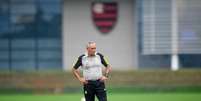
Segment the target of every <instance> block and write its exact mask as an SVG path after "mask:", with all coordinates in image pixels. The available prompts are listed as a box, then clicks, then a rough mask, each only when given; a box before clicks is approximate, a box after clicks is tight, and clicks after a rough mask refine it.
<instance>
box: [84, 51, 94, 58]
mask: <svg viewBox="0 0 201 101" xmlns="http://www.w3.org/2000/svg"><path fill="white" fill-rule="evenodd" d="M96 55H97V52H95V55H94V56H96ZM85 56H86V57H89V55H88V53H87V52H85Z"/></svg>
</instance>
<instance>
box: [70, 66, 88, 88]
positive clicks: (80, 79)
mask: <svg viewBox="0 0 201 101" xmlns="http://www.w3.org/2000/svg"><path fill="white" fill-rule="evenodd" d="M72 72H73V74H74V76H75V77H76V78H77V79H78V80H79V81H80V82H81V84H87V81H86V80H85V79H84V78H83V77H81V75H80V72H79V70H78V69H75V68H72Z"/></svg>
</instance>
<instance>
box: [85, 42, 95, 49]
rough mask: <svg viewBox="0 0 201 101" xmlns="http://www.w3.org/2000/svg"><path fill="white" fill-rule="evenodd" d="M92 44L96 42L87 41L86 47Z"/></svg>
mask: <svg viewBox="0 0 201 101" xmlns="http://www.w3.org/2000/svg"><path fill="white" fill-rule="evenodd" d="M91 44H96V42H94V41H89V42H88V43H87V45H86V47H87V48H88V47H89V46H90V45H91Z"/></svg>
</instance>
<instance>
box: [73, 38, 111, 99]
mask: <svg viewBox="0 0 201 101" xmlns="http://www.w3.org/2000/svg"><path fill="white" fill-rule="evenodd" d="M86 50H87V52H86V53H85V54H83V55H81V56H79V58H78V60H77V62H76V63H75V65H74V66H73V69H72V71H73V74H74V75H75V77H76V78H77V79H78V80H79V81H80V82H81V84H83V85H84V96H85V99H86V101H95V95H96V96H97V98H98V100H99V101H107V94H106V89H105V81H106V80H107V79H108V76H109V72H110V71H111V67H110V65H109V64H108V62H107V61H106V60H105V58H104V56H103V55H102V54H101V53H97V52H96V43H95V42H88V44H87V47H86ZM80 66H81V67H82V69H83V71H82V72H83V76H81V75H80V73H79V70H78V68H79V67H80ZM103 66H104V67H106V68H105V69H104V71H103V68H102V67H103ZM103 72H104V73H103Z"/></svg>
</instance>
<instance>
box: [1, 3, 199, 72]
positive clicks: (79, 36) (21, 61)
mask: <svg viewBox="0 0 201 101" xmlns="http://www.w3.org/2000/svg"><path fill="white" fill-rule="evenodd" d="M111 2H112V3H115V7H116V8H115V12H116V15H115V16H113V17H114V18H115V20H114V22H115V23H113V24H111V25H110V27H112V28H111V29H110V31H109V32H108V33H104V32H103V31H105V30H102V31H101V30H100V26H98V25H97V23H96V21H95V20H94V14H93V10H94V8H93V7H94V3H99V4H101V6H100V5H99V6H98V8H97V9H96V10H97V12H103V11H102V9H101V7H103V6H104V5H105V4H107V3H111ZM200 5H201V1H200V0H98V1H97V0H1V1H0V22H1V23H0V26H1V27H0V69H1V70H17V71H18V70H19V71H24V70H52V69H53V70H55V69H56V70H61V69H65V70H68V69H70V68H71V66H72V64H73V62H75V61H76V58H77V57H78V56H79V55H80V54H82V53H83V52H85V45H86V43H87V42H88V41H95V42H97V45H98V51H100V52H101V53H103V54H105V55H106V56H107V57H108V58H109V60H110V63H111V64H112V66H113V68H114V69H118V70H125V69H126V70H130V69H147V68H148V69H149V68H166V69H170V67H172V69H173V70H177V69H178V67H180V68H191V67H201V62H200V61H199V60H200V59H201V55H200V52H201V33H200V32H201V30H200V29H201V28H200V25H201V24H200V22H201V19H200V16H201V14H200V13H199V11H200V10H201V6H200ZM99 7H100V8H99ZM109 19H110V18H109ZM111 19H113V18H111ZM111 19H110V20H111ZM99 25H105V23H102V24H100V23H99ZM107 25H108V24H106V25H105V26H107Z"/></svg>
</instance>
